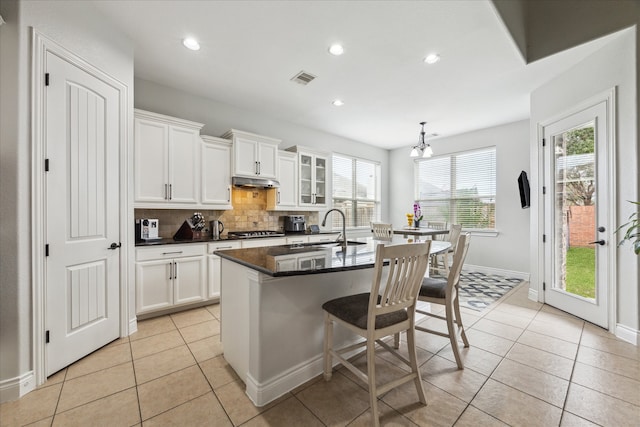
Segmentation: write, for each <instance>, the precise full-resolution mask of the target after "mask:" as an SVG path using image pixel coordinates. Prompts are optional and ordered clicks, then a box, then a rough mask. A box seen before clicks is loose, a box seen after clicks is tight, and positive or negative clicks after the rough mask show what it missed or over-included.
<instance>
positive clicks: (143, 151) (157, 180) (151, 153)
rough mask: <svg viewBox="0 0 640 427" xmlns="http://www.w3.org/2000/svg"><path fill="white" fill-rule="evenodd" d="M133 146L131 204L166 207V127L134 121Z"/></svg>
mask: <svg viewBox="0 0 640 427" xmlns="http://www.w3.org/2000/svg"><path fill="white" fill-rule="evenodd" d="M134 146H135V154H134V159H135V166H134V188H135V190H134V197H135V201H136V202H160V203H166V201H167V197H168V184H169V159H168V157H167V156H168V146H169V126H167V125H165V124H162V123H157V122H153V121H149V120H144V119H136V120H135V138H134Z"/></svg>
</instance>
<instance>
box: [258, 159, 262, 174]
mask: <svg viewBox="0 0 640 427" xmlns="http://www.w3.org/2000/svg"><path fill="white" fill-rule="evenodd" d="M261 166H262V165H261V164H260V162H258V175H260V169H262V168H261Z"/></svg>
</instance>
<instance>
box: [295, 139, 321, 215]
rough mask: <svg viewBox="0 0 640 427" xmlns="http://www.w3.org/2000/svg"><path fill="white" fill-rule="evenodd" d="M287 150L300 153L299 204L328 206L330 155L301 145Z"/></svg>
mask: <svg viewBox="0 0 640 427" xmlns="http://www.w3.org/2000/svg"><path fill="white" fill-rule="evenodd" d="M287 151H291V152H295V153H298V179H299V181H298V205H299V206H300V207H304V208H319V209H321V208H326V207H327V189H328V188H329V186H328V182H327V178H328V177H329V173H328V169H327V165H328V158H329V155H328V154H327V153H320V152H316V151H313V150H309V149H307V148H304V147H300V146H293V147H289V148H287Z"/></svg>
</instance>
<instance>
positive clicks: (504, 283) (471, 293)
mask: <svg viewBox="0 0 640 427" xmlns="http://www.w3.org/2000/svg"><path fill="white" fill-rule="evenodd" d="M522 282H523V280H522V279H518V278H515V277H504V276H499V275H496V274H485V273H480V272H477V271H463V272H462V273H461V274H460V294H459V295H460V307H467V308H470V309H471V310H475V311H482V310H484V309H485V308H487V307H488V306H489V305H491V304H492V303H494V302H495V301H497V300H499V299H500V298H501V297H502V296H503V295H504V294H506V293H507V292H509V291H510V290H511V289H513V288H514V287H516V286H518V285H519V284H520V283H522Z"/></svg>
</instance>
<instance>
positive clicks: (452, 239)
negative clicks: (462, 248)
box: [430, 224, 462, 276]
mask: <svg viewBox="0 0 640 427" xmlns="http://www.w3.org/2000/svg"><path fill="white" fill-rule="evenodd" d="M461 232H462V225H460V224H451V226H450V227H449V234H446V235H445V236H444V237H445V238H444V240H445V241H447V242H449V243H451V247H450V248H449V249H448V250H447V251H445V252H441V253H438V254H434V255H431V270H430V271H431V272H432V273H442V272H443V271H444V275H445V276H448V275H449V265H450V257H452V256H453V254H454V253H455V251H456V246H457V245H458V237H460V233H461Z"/></svg>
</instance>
